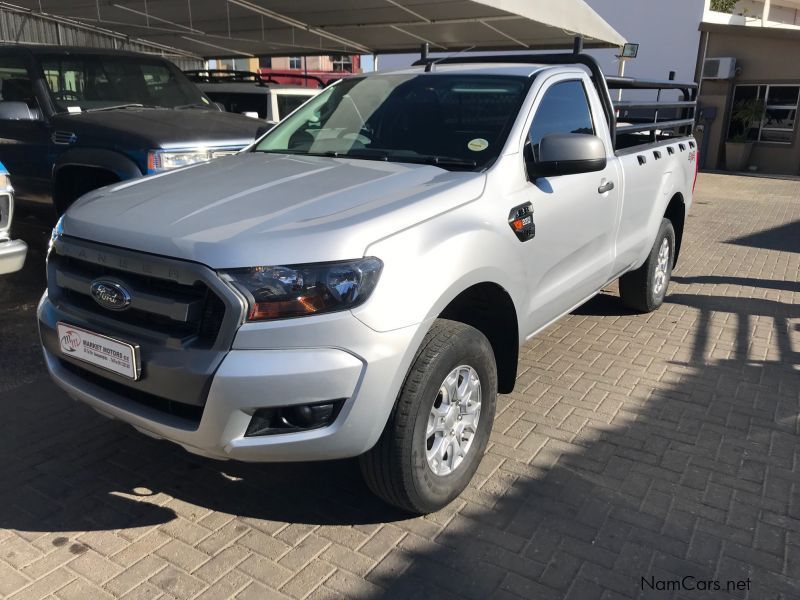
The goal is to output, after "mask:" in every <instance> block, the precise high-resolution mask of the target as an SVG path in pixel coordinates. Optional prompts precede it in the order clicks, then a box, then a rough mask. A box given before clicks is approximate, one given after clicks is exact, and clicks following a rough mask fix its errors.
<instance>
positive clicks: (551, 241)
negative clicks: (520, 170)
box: [524, 75, 621, 331]
mask: <svg viewBox="0 0 800 600" xmlns="http://www.w3.org/2000/svg"><path fill="white" fill-rule="evenodd" d="M587 84H588V85H591V84H590V83H589V82H588V81H586V80H585V79H581V78H576V76H575V75H572V76H569V75H563V76H556V77H553V78H551V79H550V80H548V81H547V82H546V83H545V86H544V87H543V88H542V90H540V92H539V96H540V100H539V102H538V105H537V108H536V109H535V112H534V117H533V121H532V123H531V126H530V128H529V130H528V140H527V142H526V143H529V144H530V149H529V150H530V151H532V152H536V151H537V147H538V144H539V142H540V141H541V139H542V138H543V137H544V136H546V135H550V134H557V133H578V134H588V135H597V136H599V137H600V138H601V139H603V140H605V145H606V155H607V164H606V167H605V169H604V170H602V171H597V172H591V173H577V174H570V175H560V176H552V177H540V178H537V179H535V180H533V181H530V180H529V181H528V184H527V189H526V190H525V191H524V196H525V197H526V198H527V199H528V201H529V202H530V203H531V205H532V209H533V220H534V223H535V225H536V236H535V238H534V239H533V240H531V242H530V243H528V244H526V245H525V250H526V253H527V256H526V259H525V260H526V267H527V275H528V281H529V289H530V290H531V293H530V297H529V305H528V310H529V315H530V318H531V331H536V330H538V329H540V328H541V327H544V326H545V325H547V324H548V323H550V322H551V321H553V320H554V319H556V318H558V317H559V316H561V315H562V314H564V313H565V312H567V311H569V310H570V309H572V308H573V307H575V306H576V305H578V304H579V303H580V302H582V301H583V300H585V299H587V298H589V297H590V296H591V295H593V294H594V293H595V292H597V291H599V290H600V288H601V287H602V286H603V285H605V284H606V283H607V282H608V281H609V279H610V278H611V276H612V267H613V261H614V252H615V249H614V239H615V231H616V223H617V213H618V210H619V202H620V188H621V180H620V177H619V174H618V172H617V161H616V158H615V157H614V153H613V149H611V148H610V147H609V146H610V143H609V142H608V140H609V136H608V134H607V130H606V124H605V120H604V118H605V117H604V113H603V112H602V108H601V107H600V105H599V100H598V99H597V97H596V95H595V94H594V93H593V95H592V96H590V95H589V94H588V93H587ZM592 92H593V90H592ZM590 98H592V99H593V101H592V100H590ZM526 154H528V151H526ZM609 183H613V184H615V185H614V188H613V189H611V190H608V187H609V186H608V184H609Z"/></svg>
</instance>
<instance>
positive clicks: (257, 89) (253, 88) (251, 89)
mask: <svg viewBox="0 0 800 600" xmlns="http://www.w3.org/2000/svg"><path fill="white" fill-rule="evenodd" d="M192 83H194V84H195V85H196V86H197V87H198V88H200V90H202V91H203V92H205V93H213V92H233V93H236V94H264V95H267V94H269V93H270V92H298V93H300V94H303V95H308V96H313V95H314V94H316V93H318V92H319V91H320V90H319V89H316V88H307V87H303V86H301V85H283V84H274V83H265V84H264V85H259V84H257V83H253V82H250V83H247V82H242V81H228V82H226V81H212V82H207V81H193V82H192Z"/></svg>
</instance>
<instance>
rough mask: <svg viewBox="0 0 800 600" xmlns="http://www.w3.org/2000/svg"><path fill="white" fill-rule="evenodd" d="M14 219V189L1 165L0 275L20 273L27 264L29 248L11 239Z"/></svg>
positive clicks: (0, 164) (1, 164) (21, 242)
mask: <svg viewBox="0 0 800 600" xmlns="http://www.w3.org/2000/svg"><path fill="white" fill-rule="evenodd" d="M13 219H14V188H12V187H11V180H10V179H9V176H8V171H7V170H6V168H5V166H3V163H0V275H5V274H6V273H14V272H16V271H19V270H20V269H21V268H22V266H23V265H24V264H25V256H26V255H27V253H28V246H27V244H25V242H23V241H22V240H12V239H11V221H12V220H13Z"/></svg>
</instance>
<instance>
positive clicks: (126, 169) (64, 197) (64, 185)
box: [52, 148, 142, 213]
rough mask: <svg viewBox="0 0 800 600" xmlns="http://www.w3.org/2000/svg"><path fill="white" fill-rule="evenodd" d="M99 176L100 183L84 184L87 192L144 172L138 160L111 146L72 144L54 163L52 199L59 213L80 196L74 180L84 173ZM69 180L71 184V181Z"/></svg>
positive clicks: (139, 175) (83, 187)
mask: <svg viewBox="0 0 800 600" xmlns="http://www.w3.org/2000/svg"><path fill="white" fill-rule="evenodd" d="M87 174H88V175H89V176H96V177H97V179H98V181H99V183H100V185H97V186H95V187H94V188H92V187H91V186H81V188H82V189H83V190H84V193H85V192H88V191H91V189H96V188H98V187H102V186H104V185H108V184H110V183H114V182H116V181H124V180H126V179H133V178H136V177H141V176H142V171H141V170H140V169H139V167H138V166H137V165H136V163H135V162H134V161H133V160H131V159H130V158H128V157H127V156H125V155H123V154H120V153H119V152H114V151H112V150H102V149H94V148H73V149H70V150H68V151H67V152H65V153H64V154H62V155H61V156H60V157H59V159H58V160H57V161H56V163H55V164H54V165H53V177H52V182H53V184H52V185H53V189H52V196H53V203H54V205H55V207H56V210H57V211H58V212H59V213H62V212H64V210H66V208H67V207H68V206H69V205H70V204H71V203H72V202H73V201H75V200H76V199H77V197H75V194H74V188H73V186H72V185H71V184H73V182H74V178H75V177H80V176H81V175H84V176H85V175H87ZM68 184H70V185H68Z"/></svg>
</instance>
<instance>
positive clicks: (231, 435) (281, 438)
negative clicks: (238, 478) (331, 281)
mask: <svg viewBox="0 0 800 600" xmlns="http://www.w3.org/2000/svg"><path fill="white" fill-rule="evenodd" d="M48 302H49V300H48V299H47V296H46V295H45V297H44V298H43V299H42V302H41V303H40V306H39V313H40V315H42V314H43V312H44V313H46V312H47V306H46V305H47V303H48ZM43 325H44V324H43V323H42V322H41V321H40V327H42V326H43ZM44 326H45V327H46V325H44ZM426 331H427V326H423V325H420V326H414V327H408V328H404V329H400V330H395V331H391V332H385V333H379V332H376V331H374V330H372V329H370V328H369V327H367V326H366V325H364V324H363V323H361V321H359V320H358V319H356V318H355V317H354V316H352V314H351V313H349V312H343V313H334V314H330V315H319V316H315V317H306V318H302V319H288V320H285V321H276V322H271V323H252V324H246V325H244V326H242V327H241V329H240V330H239V332H238V333H237V336H236V339H235V341H234V345H233V349H232V350H231V351H230V352H229V353H228V354H227V355H226V356H225V358H224V359H223V360H222V363H221V364H220V366H219V368H218V369H217V371H216V373H215V374H214V377H213V380H212V382H211V385H210V388H209V391H208V395H207V398H206V401H205V405H204V407H203V409H202V416H201V417H200V420H199V423H195V422H189V421H186V420H184V419H182V418H180V417H176V416H174V415H170V414H166V413H164V412H162V411H159V410H157V409H156V408H153V407H151V406H147V405H143V404H141V403H139V402H137V401H136V400H135V399H134V398H131V397H128V396H127V395H126V394H125V392H124V390H122V391H120V390H117V391H113V390H109V389H108V388H107V387H105V386H102V385H98V384H97V381H96V378H95V380H92V378H91V377H83V376H81V373H80V371H76V370H75V369H74V368H69V365H68V364H65V363H64V362H63V361H62V360H61V359H60V358H59V356H58V355H57V354H56V353H55V352H54V351H53V350H52V349H47V348H46V349H45V351H44V354H45V360H46V363H47V368H48V370H49V371H50V375H51V376H52V378H53V379H54V381H55V382H56V383H57V384H58V385H59V386H60V387H61V388H62V389H64V390H65V391H66V392H67V394H68V395H69V396H71V397H72V398H74V399H76V400H80V401H82V402H85V403H86V404H88V405H90V406H91V407H93V408H94V409H96V410H97V411H99V412H101V413H102V414H104V415H106V416H109V417H112V418H115V419H119V420H121V421H125V422H127V423H130V424H131V425H133V426H134V427H136V428H137V429H138V430H140V431H142V432H143V433H146V434H148V435H150V436H153V437H156V438H161V439H166V440H170V441H173V442H175V443H177V444H180V445H181V446H183V447H184V448H185V449H186V450H188V451H189V452H192V453H195V454H199V455H203V456H208V457H211V458H217V459H236V460H242V461H249V462H291V461H308V460H325V459H337V458H346V457H352V456H357V455H359V454H363V453H364V452H366V451H367V450H369V449H370V448H371V447H372V446H373V445H374V444H375V443H376V442H377V440H378V438H379V437H380V434H381V432H382V431H383V428H384V426H385V424H386V420H387V419H388V416H389V413H390V412H391V409H392V407H393V405H394V400H395V398H396V397H397V394H398V392H399V389H400V386H401V385H402V382H403V378H404V377H405V373H406V372H407V370H408V367H409V365H410V363H411V360H412V359H413V356H414V352H415V350H416V348H417V346H418V345H419V343H420V342H421V339H422V337H424V335H425V332H426ZM101 333H102V332H101ZM176 376H180V372H179V371H178V372H177V373H176ZM338 399H344V405H343V407H342V410H341V412H340V413H339V415H338V417H337V418H336V420H335V421H334V422H333V424H331V425H330V426H328V427H324V428H321V429H312V430H306V431H301V432H294V433H282V434H274V435H265V436H257V437H245V431H246V429H247V426H248V424H249V422H250V418H251V416H252V414H253V413H254V412H255V410H257V409H259V408H268V407H275V406H290V405H295V404H309V403H313V402H320V401H328V400H338Z"/></svg>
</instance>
